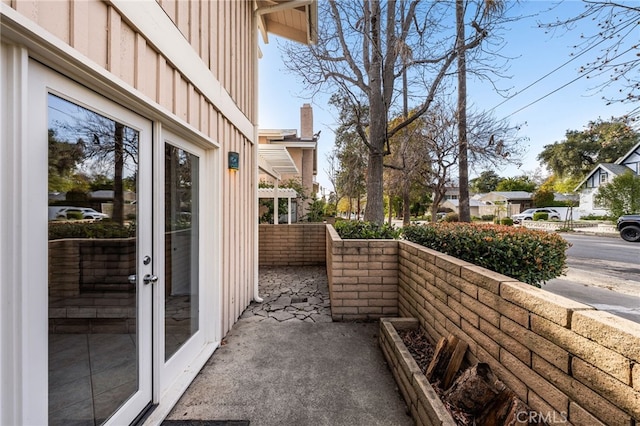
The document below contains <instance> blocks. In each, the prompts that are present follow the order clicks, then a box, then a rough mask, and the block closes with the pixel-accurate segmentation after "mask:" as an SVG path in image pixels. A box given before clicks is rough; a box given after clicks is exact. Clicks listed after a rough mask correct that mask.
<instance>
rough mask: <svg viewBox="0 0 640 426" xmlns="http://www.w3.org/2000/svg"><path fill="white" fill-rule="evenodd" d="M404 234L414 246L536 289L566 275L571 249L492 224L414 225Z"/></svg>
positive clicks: (551, 237)
mask: <svg viewBox="0 0 640 426" xmlns="http://www.w3.org/2000/svg"><path fill="white" fill-rule="evenodd" d="M403 234H404V238H405V239H407V240H409V241H412V242H414V243H417V244H420V245H423V246H425V247H428V248H431V249H434V250H437V251H440V252H442V253H446V254H449V255H451V256H454V257H457V258H458V259H462V260H465V261H467V262H470V263H473V264H475V265H478V266H482V267H483V268H487V269H490V270H492V271H495V272H498V273H501V274H504V275H507V276H509V277H512V278H515V279H517V280H519V281H522V282H525V283H528V284H531V285H534V286H536V287H540V285H541V284H543V283H545V282H546V281H548V280H550V279H553V278H556V277H558V276H560V275H561V274H562V273H563V272H564V270H565V261H566V250H567V247H569V243H568V242H567V241H565V240H564V239H563V238H562V237H561V236H559V235H558V234H555V233H547V232H543V231H537V230H532V229H527V228H524V227H520V228H515V227H512V226H501V225H490V224H470V223H455V224H453V223H430V224H424V225H419V226H418V225H412V226H407V227H405V228H404V229H403Z"/></svg>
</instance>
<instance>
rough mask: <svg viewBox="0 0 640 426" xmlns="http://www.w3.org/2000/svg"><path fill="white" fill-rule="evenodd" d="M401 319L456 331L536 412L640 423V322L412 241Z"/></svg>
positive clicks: (587, 421)
mask: <svg viewBox="0 0 640 426" xmlns="http://www.w3.org/2000/svg"><path fill="white" fill-rule="evenodd" d="M399 263H400V269H399V287H400V289H399V305H400V306H399V310H400V316H411V317H415V318H418V320H419V321H420V324H421V326H422V327H423V328H424V329H425V330H426V331H427V333H428V334H429V335H430V336H431V338H432V339H433V342H435V341H436V340H437V339H439V338H440V337H442V336H446V335H448V334H454V335H456V336H458V337H459V338H461V339H464V340H465V341H466V342H467V343H468V344H469V351H468V352H467V354H468V356H469V358H470V359H469V361H470V362H475V361H480V362H486V363H488V364H489V365H490V366H491V368H492V369H493V371H494V372H495V373H496V375H497V376H498V377H499V378H500V379H501V380H502V381H504V382H505V383H506V384H507V385H508V386H509V387H510V388H511V389H512V390H513V391H515V392H516V393H517V394H518V396H519V397H520V398H521V399H522V400H523V401H524V402H526V403H527V404H528V405H529V406H530V407H531V408H532V409H533V410H535V412H536V413H539V414H540V415H541V416H549V418H551V419H555V420H556V421H558V422H563V421H564V419H566V418H568V420H569V422H571V423H573V424H575V425H598V424H607V425H627V426H628V425H631V424H634V423H632V421H633V420H632V419H635V421H638V420H639V419H640V324H638V323H635V322H632V321H629V320H626V319H624V318H620V317H617V316H615V315H612V314H609V313H607V312H601V311H597V310H595V309H593V308H591V307H590V306H587V305H583V304H580V303H578V302H575V301H572V300H570V299H567V298H564V297H561V296H556V295H554V294H552V293H549V292H548V291H545V290H543V289H539V288H536V287H533V286H530V285H528V284H525V283H521V282H519V281H515V280H514V279H513V278H509V277H506V276H504V275H500V274H497V273H494V272H491V271H488V270H486V269H484V268H481V267H479V266H475V265H472V264H469V263H467V262H463V261H461V260H459V259H456V258H453V257H450V256H447V255H444V254H442V253H439V252H436V251H434V250H429V249H426V248H424V247H422V246H420V245H417V244H413V243H410V242H404V241H403V242H400V244H399Z"/></svg>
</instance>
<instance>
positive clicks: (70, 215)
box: [67, 212, 84, 220]
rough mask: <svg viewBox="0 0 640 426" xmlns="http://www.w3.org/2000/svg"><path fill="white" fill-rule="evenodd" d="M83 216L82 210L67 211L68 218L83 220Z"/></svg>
mask: <svg viewBox="0 0 640 426" xmlns="http://www.w3.org/2000/svg"><path fill="white" fill-rule="evenodd" d="M83 217H84V216H82V212H67V219H71V220H82V218H83Z"/></svg>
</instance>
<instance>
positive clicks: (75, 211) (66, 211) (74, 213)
mask: <svg viewBox="0 0 640 426" xmlns="http://www.w3.org/2000/svg"><path fill="white" fill-rule="evenodd" d="M56 217H57V218H58V219H71V218H73V217H82V219H95V220H100V219H105V218H107V217H109V216H108V215H106V214H104V213H100V212H98V211H96V210H94V209H91V208H89V207H64V208H62V209H60V210H58V214H57V215H56Z"/></svg>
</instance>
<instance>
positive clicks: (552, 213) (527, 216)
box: [511, 207, 560, 223]
mask: <svg viewBox="0 0 640 426" xmlns="http://www.w3.org/2000/svg"><path fill="white" fill-rule="evenodd" d="M536 213H547V214H548V215H549V219H556V220H560V213H558V210H556V209H551V208H548V207H544V208H538V209H527V210H525V211H523V212H522V213H518V214H514V215H513V216H511V219H513V223H520V222H522V221H523V220H533V215H534V214H536Z"/></svg>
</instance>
